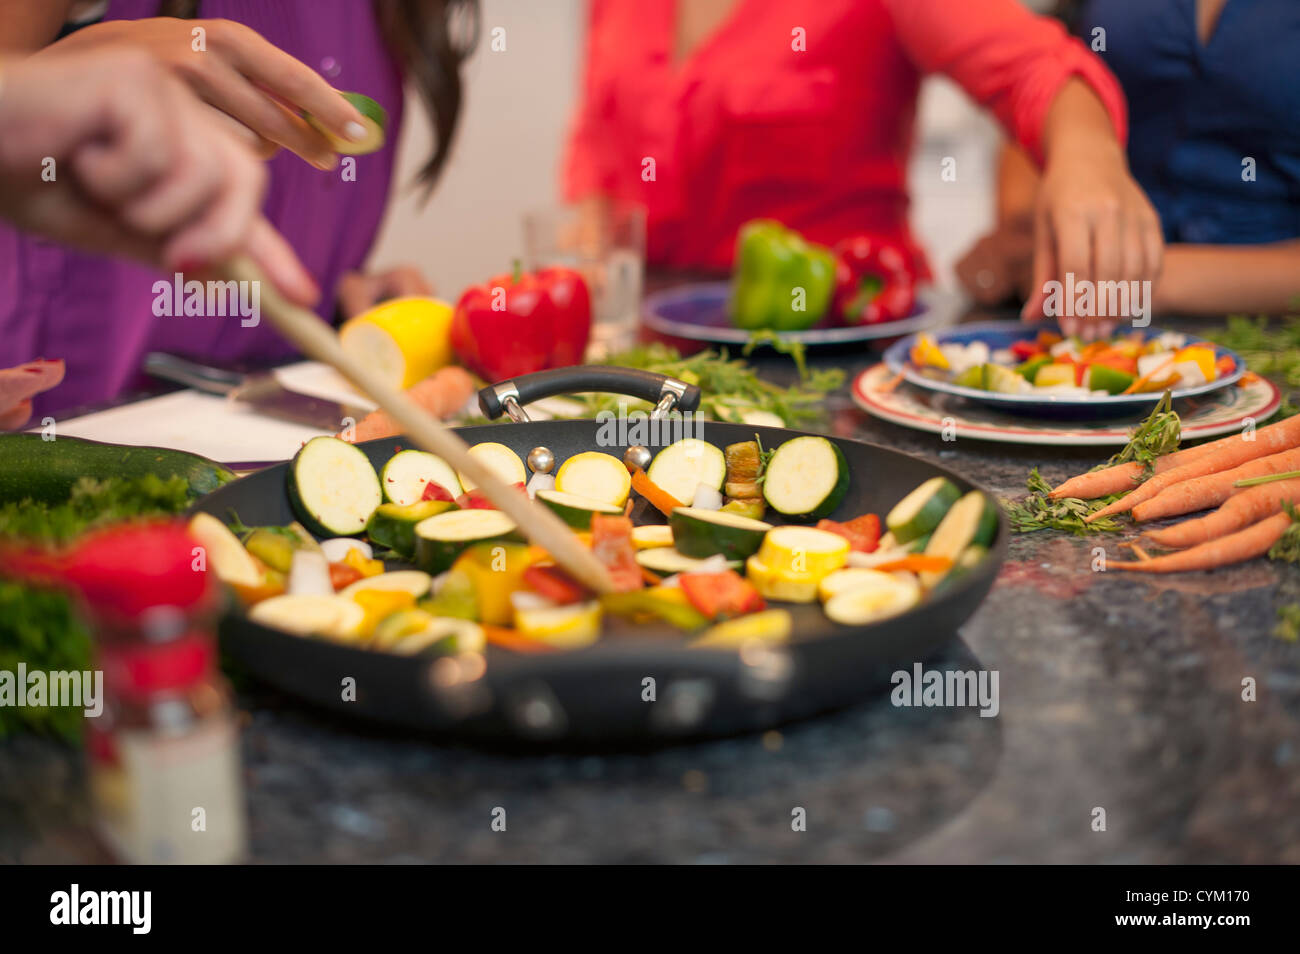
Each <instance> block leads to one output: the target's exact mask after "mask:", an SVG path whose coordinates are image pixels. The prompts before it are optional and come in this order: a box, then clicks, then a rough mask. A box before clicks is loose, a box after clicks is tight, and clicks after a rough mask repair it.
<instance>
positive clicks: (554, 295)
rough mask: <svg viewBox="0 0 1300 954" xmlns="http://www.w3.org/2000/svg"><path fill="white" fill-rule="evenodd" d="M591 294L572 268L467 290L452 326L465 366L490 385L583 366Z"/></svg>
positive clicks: (505, 279) (453, 342)
mask: <svg viewBox="0 0 1300 954" xmlns="http://www.w3.org/2000/svg"><path fill="white" fill-rule="evenodd" d="M590 334H591V293H590V292H589V291H588V290H587V283H586V281H585V280H584V279H583V277H582V275H581V274H579V273H578V272H576V271H574V270H573V269H571V268H544V269H541V270H540V271H538V272H533V273H525V272H522V271H521V270H520V268H519V263H518V262H516V263H515V270H514V273H513V274H509V275H497V276H495V277H493V278H490V279H488V281H487V282H485V283H484V284H482V285H474V286H472V287H470V288H468V289H466V291H465V293H464V294H463V295H461V296H460V301H459V302H457V304H456V313H455V315H454V317H453V318H452V322H451V333H450V337H451V346H452V348H453V349H454V350H455V352H456V355H457V356H458V357H459V358H460V360H461V362H462V363H463V364H464V365H465V366H466V367H468V368H469V369H470V370H471V371H474V372H475V373H477V374H479V375H481V376H482V377H484V378H486V379H487V380H488V381H503V380H505V379H507V378H512V377H515V376H517V375H520V374H530V373H532V372H534V371H543V370H545V369H546V368H561V367H568V366H569V365H574V364H581V363H582V358H583V354H584V352H585V351H586V350H587V338H588V337H589V336H590Z"/></svg>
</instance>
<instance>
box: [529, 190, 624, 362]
mask: <svg viewBox="0 0 1300 954" xmlns="http://www.w3.org/2000/svg"><path fill="white" fill-rule="evenodd" d="M524 257H525V259H526V260H527V265H528V268H529V269H530V270H531V269H536V268H547V267H549V266H553V265H563V266H566V267H568V268H572V269H575V270H576V271H578V272H580V273H581V274H582V276H583V278H585V279H586V280H587V287H588V289H589V290H590V291H591V314H592V325H591V343H590V345H588V348H587V360H589V361H600V360H604V359H605V358H607V357H608V356H609V355H610V354H612V353H614V352H617V351H621V350H623V349H626V348H629V347H631V346H632V345H633V344H635V342H636V337H637V326H638V323H639V321H640V316H641V289H642V285H643V281H644V274H645V207H644V206H641V205H637V204H635V203H632V202H622V201H607V200H599V201H596V200H592V201H587V202H581V203H576V204H573V205H562V206H556V207H553V208H549V209H541V210H537V211H534V212H529V213H527V214H525V215H524Z"/></svg>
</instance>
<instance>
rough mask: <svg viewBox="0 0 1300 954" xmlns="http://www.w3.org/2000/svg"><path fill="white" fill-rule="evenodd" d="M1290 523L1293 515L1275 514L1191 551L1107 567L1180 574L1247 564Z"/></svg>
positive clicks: (1274, 540) (1268, 545)
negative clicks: (1188, 571)
mask: <svg viewBox="0 0 1300 954" xmlns="http://www.w3.org/2000/svg"><path fill="white" fill-rule="evenodd" d="M1289 526H1291V517H1290V516H1289V515H1287V514H1285V513H1276V514H1274V515H1273V516H1271V517H1268V518H1266V519H1264V520H1261V521H1260V522H1259V523H1256V524H1252V525H1251V526H1249V527H1247V528H1246V529H1244V530H1238V531H1237V532H1236V533H1230V534H1228V535H1227V536H1226V537H1220V538H1219V539H1217V540H1211V541H1209V542H1208V543H1202V544H1201V545H1200V546H1196V547H1192V548H1191V549H1190V550H1181V551H1179V552H1178V553H1167V554H1165V555H1164V556H1158V557H1154V558H1152V559H1150V560H1132V561H1114V560H1112V561H1111V562H1109V563H1107V564H1106V569H1107V570H1135V571H1137V572H1139V573H1180V572H1183V571H1185V570H1213V569H1215V568H1217V567H1221V566H1231V565H1232V564H1234V563H1244V562H1246V561H1247V560H1253V559H1254V558H1255V557H1257V556H1263V555H1264V554H1265V553H1267V552H1268V550H1269V547H1271V546H1272V545H1273V544H1275V543H1277V541H1278V540H1279V539H1280V538H1281V537H1282V534H1284V533H1286V528H1287V527H1289Z"/></svg>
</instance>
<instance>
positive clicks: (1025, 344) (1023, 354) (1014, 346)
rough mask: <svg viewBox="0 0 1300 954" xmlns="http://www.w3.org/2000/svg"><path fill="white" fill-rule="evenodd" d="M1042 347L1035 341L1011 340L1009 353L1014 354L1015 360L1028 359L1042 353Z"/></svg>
mask: <svg viewBox="0 0 1300 954" xmlns="http://www.w3.org/2000/svg"><path fill="white" fill-rule="evenodd" d="M1043 351H1044V349H1043V348H1042V347H1041V346H1040V345H1039V344H1038V342H1037V341H1013V342H1012V343H1011V353H1012V354H1013V355H1015V357H1016V360H1017V361H1022V362H1023V361H1028V360H1029V359H1030V358H1033V357H1036V356H1038V355H1040V354H1042V353H1043Z"/></svg>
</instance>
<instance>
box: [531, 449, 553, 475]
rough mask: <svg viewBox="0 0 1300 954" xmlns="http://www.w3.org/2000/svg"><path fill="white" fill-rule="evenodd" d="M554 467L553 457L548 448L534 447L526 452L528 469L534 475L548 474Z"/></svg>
mask: <svg viewBox="0 0 1300 954" xmlns="http://www.w3.org/2000/svg"><path fill="white" fill-rule="evenodd" d="M554 466H555V455H554V454H552V453H551V449H550V448H549V447H534V448H533V449H532V450H530V451H529V452H528V469H529V470H531V471H532V472H533V473H534V474H549V473H550V472H551V468H552V467H554Z"/></svg>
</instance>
